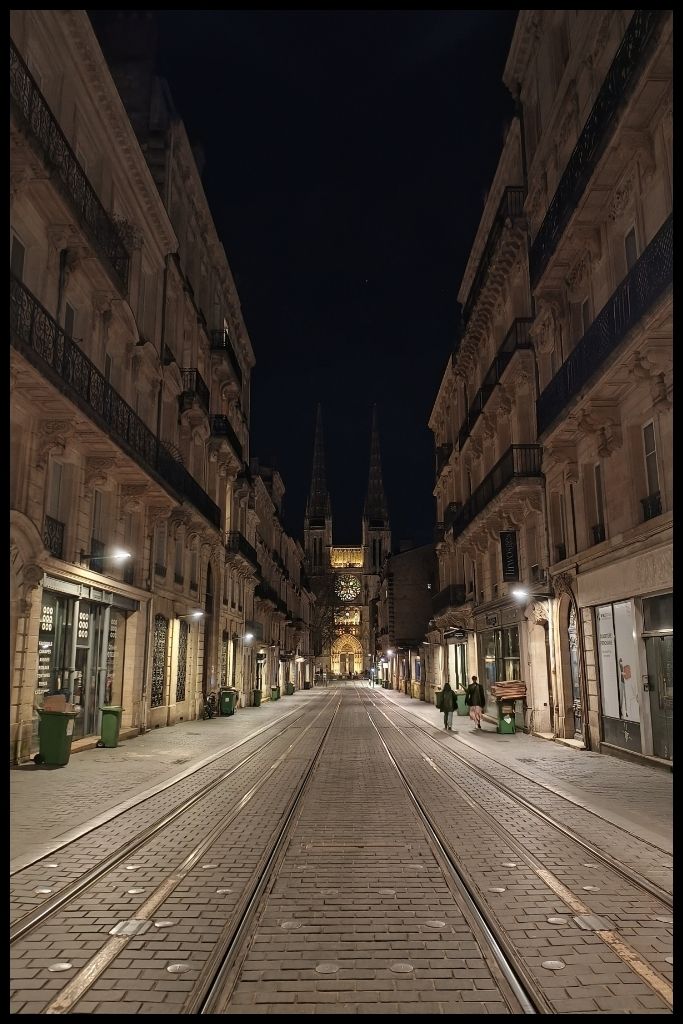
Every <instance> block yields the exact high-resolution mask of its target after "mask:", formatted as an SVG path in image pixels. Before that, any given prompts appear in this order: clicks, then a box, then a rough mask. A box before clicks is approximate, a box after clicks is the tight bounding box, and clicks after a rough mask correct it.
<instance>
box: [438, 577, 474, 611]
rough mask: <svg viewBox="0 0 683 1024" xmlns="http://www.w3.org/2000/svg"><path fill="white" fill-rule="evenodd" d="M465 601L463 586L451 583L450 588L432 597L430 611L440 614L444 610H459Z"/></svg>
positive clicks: (462, 584) (445, 588)
mask: <svg viewBox="0 0 683 1024" xmlns="http://www.w3.org/2000/svg"><path fill="white" fill-rule="evenodd" d="M466 601H467V596H466V594H465V584H464V583H451V584H450V586H448V587H444V588H443V590H440V591H439V593H438V594H435V595H434V597H433V598H432V611H433V612H435V613H438V612H442V611H443V610H444V609H445V608H459V607H460V605H462V604H465V602H466Z"/></svg>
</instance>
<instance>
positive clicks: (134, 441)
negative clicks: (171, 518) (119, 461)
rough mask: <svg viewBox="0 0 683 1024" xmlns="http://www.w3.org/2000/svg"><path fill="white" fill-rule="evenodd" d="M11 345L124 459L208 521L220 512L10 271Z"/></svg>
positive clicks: (217, 520) (216, 520)
mask: <svg viewBox="0 0 683 1024" xmlns="http://www.w3.org/2000/svg"><path fill="white" fill-rule="evenodd" d="M10 339H11V343H12V346H13V347H14V348H15V349H17V351H19V352H20V353H21V354H22V356H23V357H24V358H25V359H26V360H27V362H29V363H30V364H31V365H32V366H34V367H35V368H36V369H37V370H38V371H39V372H40V373H41V374H42V376H43V377H45V379H46V380H48V381H49V382H50V383H51V384H52V385H53V386H54V387H55V388H57V389H58V390H59V391H61V392H62V393H63V394H65V395H66V397H67V398H68V399H69V400H70V401H71V402H73V403H74V405H76V406H77V407H78V408H79V409H80V410H81V411H82V412H84V413H85V414H86V415H87V416H88V417H89V418H90V420H92V422H93V423H95V424H96V425H97V426H98V427H99V428H100V430H102V432H103V433H105V434H107V435H108V436H109V437H111V438H112V439H113V440H114V441H115V442H116V444H117V445H118V446H119V447H120V448H121V450H122V451H124V452H125V453H126V455H128V456H129V457H130V458H133V459H135V461H136V462H137V463H138V464H139V465H140V466H141V467H142V468H143V470H144V471H145V472H147V473H149V474H150V475H152V476H154V477H157V478H158V479H159V481H160V483H161V484H162V485H163V486H164V487H165V488H166V490H170V491H171V492H172V493H174V494H175V495H179V496H180V497H181V498H186V499H187V500H188V501H189V502H191V503H192V504H193V505H194V506H195V508H196V509H198V510H199V511H200V512H201V514H202V515H203V516H204V517H205V518H206V519H207V520H208V521H209V522H210V523H212V524H213V525H214V526H219V525H220V519H221V513H220V509H219V508H218V506H217V505H216V504H215V502H213V501H212V500H211V498H209V496H208V494H207V493H206V492H205V491H204V490H203V489H202V488H201V487H200V485H199V484H198V483H197V481H196V480H195V479H194V477H193V476H191V475H190V474H189V473H188V471H187V470H186V469H185V467H184V466H183V465H182V464H181V463H180V462H178V461H177V460H176V459H174V457H173V456H172V455H171V454H170V452H168V451H167V450H166V449H165V448H164V447H163V445H162V444H161V443H160V442H159V440H158V438H156V437H155V436H154V434H153V433H152V431H151V430H150V429H149V428H148V427H147V426H146V425H145V424H144V423H143V422H142V420H141V419H140V417H139V416H137V415H136V413H135V412H134V411H133V409H132V408H131V407H130V406H129V405H128V403H127V402H125V401H124V400H123V398H121V396H120V395H119V394H118V392H117V391H115V390H114V388H113V387H112V386H111V384H109V382H108V381H106V380H105V379H104V377H103V375H102V374H101V373H100V371H99V370H98V369H97V367H96V366H95V365H94V364H93V363H92V362H91V361H90V360H89V359H88V357H87V356H86V355H85V354H84V353H83V352H82V351H81V349H80V348H79V347H78V345H77V344H76V343H75V342H74V341H73V340H72V339H71V338H69V337H68V336H67V335H66V334H65V333H64V331H63V330H62V328H61V327H60V326H59V324H58V323H57V322H56V320H54V318H53V317H52V316H51V315H50V314H49V313H48V311H47V310H46V309H45V307H44V306H42V305H41V304H40V303H39V302H38V300H37V299H36V297H35V296H34V295H33V294H32V293H31V292H30V291H28V289H27V288H25V287H24V286H23V285H22V284H21V282H20V281H18V280H17V279H16V278H15V277H14V276H12V275H10Z"/></svg>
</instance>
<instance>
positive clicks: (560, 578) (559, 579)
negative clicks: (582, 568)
mask: <svg viewBox="0 0 683 1024" xmlns="http://www.w3.org/2000/svg"><path fill="white" fill-rule="evenodd" d="M573 582H574V577H573V576H572V575H571V574H570V573H568V572H558V574H557V576H553V578H552V580H551V585H552V589H553V590H554V592H555V596H556V597H559V596H560V595H561V594H569V596H570V597H574V590H573V588H572V583H573Z"/></svg>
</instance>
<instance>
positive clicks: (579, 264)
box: [566, 251, 589, 295]
mask: <svg viewBox="0 0 683 1024" xmlns="http://www.w3.org/2000/svg"><path fill="white" fill-rule="evenodd" d="M588 266H589V256H588V253H586V252H585V251H584V252H582V253H581V255H580V256H579V258H578V259H577V261H576V263H575V264H574V266H573V267H572V269H571V270H570V271H569V273H568V274H567V278H566V284H567V290H568V291H569V293H570V295H576V294H577V293H578V292H581V291H583V287H584V285H585V284H586V282H587V281H588V277H589V269H588Z"/></svg>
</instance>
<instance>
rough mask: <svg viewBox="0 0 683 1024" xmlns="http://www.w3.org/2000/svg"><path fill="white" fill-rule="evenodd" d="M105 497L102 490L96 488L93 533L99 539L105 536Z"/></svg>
mask: <svg viewBox="0 0 683 1024" xmlns="http://www.w3.org/2000/svg"><path fill="white" fill-rule="evenodd" d="M103 498H104V495H103V494H102V491H98V490H95V492H94V494H93V501H92V535H93V537H94V538H95V540H99V541H101V540H102V538H103V537H104V514H103V505H104V501H103Z"/></svg>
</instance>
